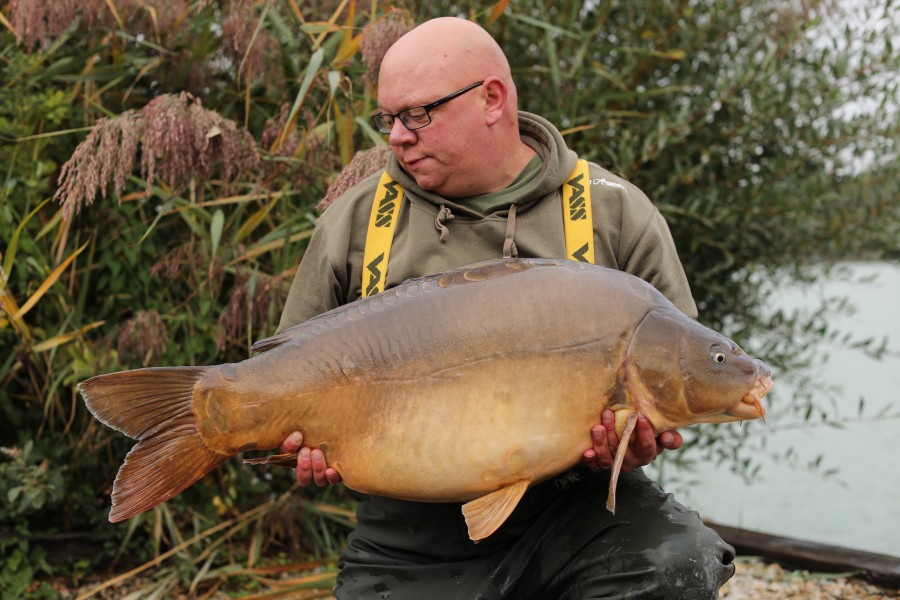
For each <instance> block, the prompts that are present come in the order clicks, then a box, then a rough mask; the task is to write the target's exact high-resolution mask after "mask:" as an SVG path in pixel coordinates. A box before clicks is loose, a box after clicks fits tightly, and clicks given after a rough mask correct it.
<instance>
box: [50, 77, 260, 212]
mask: <svg viewBox="0 0 900 600" xmlns="http://www.w3.org/2000/svg"><path fill="white" fill-rule="evenodd" d="M139 146H140V149H141V176H142V177H143V178H144V180H145V181H146V190H147V192H148V193H149V190H150V188H151V186H152V185H153V184H154V182H156V181H157V180H158V179H163V180H164V181H165V182H166V183H167V184H168V185H169V186H170V187H171V189H172V191H173V193H176V194H177V193H180V192H182V191H184V190H185V189H187V187H188V185H189V184H190V183H191V181H194V182H195V183H196V185H197V188H198V189H200V190H202V189H203V186H204V185H205V184H206V182H207V181H208V180H209V178H210V177H211V176H212V174H213V172H214V170H215V169H216V168H217V167H218V166H219V165H221V169H222V171H223V173H222V175H223V177H224V179H225V181H226V183H227V182H230V181H235V180H237V179H240V178H241V177H243V176H244V175H245V174H247V173H251V172H252V171H253V170H254V169H256V167H257V166H258V165H259V155H258V154H257V149H256V144H255V142H254V140H253V137H252V136H251V135H250V134H249V133H248V132H247V131H246V130H244V129H239V128H238V126H237V125H235V124H234V122H233V121H230V120H228V119H226V118H224V117H222V115H220V114H219V113H217V112H215V111H210V110H206V109H204V108H203V106H202V105H201V103H200V100H198V99H196V98H194V97H193V96H192V95H190V94H187V93H181V94H174V95H173V94H166V95H163V96H158V97H157V98H154V99H153V100H151V101H150V102H149V103H148V104H147V105H146V106H144V108H142V109H141V110H140V111H139V112H135V111H126V112H124V113H122V114H121V115H120V116H118V117H115V118H113V119H101V120H100V121H99V122H98V123H97V125H96V126H95V127H94V130H93V131H92V132H91V133H90V135H88V137H87V139H86V140H85V141H83V142H82V143H81V144H79V145H78V147H77V148H76V149H75V152H74V153H73V154H72V157H71V158H70V159H69V160H68V161H67V162H66V164H65V165H63V168H62V171H61V173H60V177H59V189H58V190H57V191H56V194H54V199H55V200H57V201H59V202H60V203H61V204H62V205H63V210H64V213H65V215H66V218H69V217H71V215H72V214H78V213H79V212H80V211H81V209H82V208H83V207H84V206H86V205H89V204H91V203H92V202H93V200H94V198H95V197H96V196H97V194H98V193H99V194H100V195H101V196H103V197H104V198H105V197H106V193H107V186H108V185H109V182H110V180H112V182H113V184H114V187H115V192H116V194H117V195H121V192H122V190H123V188H124V186H125V183H126V181H127V178H128V176H129V175H130V174H131V172H132V169H133V166H134V162H135V160H136V154H137V150H138V147H139Z"/></svg>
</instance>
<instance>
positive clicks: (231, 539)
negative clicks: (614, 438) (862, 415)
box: [0, 0, 900, 595]
mask: <svg viewBox="0 0 900 600" xmlns="http://www.w3.org/2000/svg"><path fill="white" fill-rule="evenodd" d="M140 4H141V3H139V2H135V1H132V0H121V1H119V0H116V1H115V2H102V1H101V2H84V3H58V4H57V3H12V4H7V5H5V8H2V9H0V10H2V11H3V17H4V18H3V19H0V22H2V23H4V24H5V23H8V25H5V30H4V31H3V33H2V34H0V63H2V67H0V68H2V69H3V77H2V78H0V168H2V171H0V179H2V185H0V252H2V255H0V269H2V270H0V445H2V446H6V447H9V448H21V449H22V450H21V455H20V456H19V458H17V459H16V460H11V459H10V458H9V457H7V458H6V459H4V460H3V462H0V493H2V499H0V510H2V511H3V512H2V514H0V528H5V529H9V528H11V527H12V526H13V524H14V523H17V519H20V520H21V521H20V522H18V523H17V525H18V526H19V527H24V529H20V530H19V531H18V537H16V538H12V539H16V540H18V541H14V542H4V544H5V545H4V547H3V549H2V550H0V553H2V555H3V556H4V557H5V560H4V563H7V562H8V561H13V560H15V561H24V560H25V559H26V558H28V561H27V562H28V564H30V565H32V566H31V567H30V568H31V569H32V571H29V572H28V573H29V575H28V577H30V578H33V577H38V576H39V575H41V574H42V573H46V571H47V570H48V569H46V568H44V567H45V566H46V563H43V562H41V559H40V555H39V554H40V552H41V549H40V547H38V546H36V545H35V544H34V543H33V542H29V541H28V539H29V538H28V535H29V534H30V533H32V529H35V530H40V531H60V532H88V531H90V532H95V533H94V534H93V535H92V537H91V539H92V541H93V543H95V544H97V546H98V548H99V550H98V552H97V553H96V554H95V558H96V559H98V560H104V561H105V560H108V559H109V557H111V556H116V557H125V558H128V559H137V560H150V559H152V558H153V554H154V552H162V551H164V549H165V548H175V549H178V550H177V552H175V553H174V554H173V556H175V557H176V558H174V559H173V561H177V567H173V570H172V571H171V572H169V573H168V574H167V576H166V577H163V578H161V580H160V581H161V583H160V584H159V585H160V586H161V587H160V589H161V590H162V591H161V592H160V593H164V592H165V589H168V588H167V587H166V586H173V585H176V584H178V582H183V583H186V584H187V585H188V586H190V587H193V588H196V587H197V586H207V585H212V584H213V583H214V582H215V581H217V579H216V578H217V577H218V578H219V579H218V581H221V580H222V579H224V578H227V577H229V576H230V575H229V573H231V572H232V571H233V569H232V571H227V569H228V568H229V567H228V563H229V562H233V561H241V560H245V561H246V562H247V563H248V564H251V566H252V563H253V562H254V561H256V560H258V558H259V555H260V553H261V552H263V551H272V552H283V553H288V554H290V555H292V556H293V555H295V554H300V553H310V554H315V555H318V556H328V555H332V554H333V553H334V552H335V551H336V549H337V548H339V547H340V544H341V541H342V539H343V536H344V535H345V534H346V531H347V530H348V528H349V521H348V517H347V515H346V513H345V512H344V511H343V510H342V509H341V508H336V507H342V506H344V505H346V504H349V502H350V501H349V499H348V498H347V497H346V496H345V495H344V494H343V493H342V492H341V491H340V490H337V491H334V490H332V491H329V492H325V494H332V495H330V496H325V497H323V498H321V499H322V500H323V501H327V503H324V504H320V503H317V502H316V501H315V500H316V499H317V496H316V494H317V492H315V491H313V492H305V491H295V492H293V494H290V495H288V496H285V498H292V499H293V501H291V502H289V501H288V500H287V499H284V500H280V501H278V502H273V503H268V501H267V499H266V498H267V496H268V495H269V494H271V493H272V492H273V491H274V492H275V493H281V492H286V491H287V490H289V489H290V477H289V475H288V474H286V473H268V472H261V471H258V470H257V471H252V470H249V469H247V468H246V467H244V466H241V465H239V464H237V462H234V463H233V464H232V463H231V462H229V463H228V464H227V465H226V466H225V467H224V468H222V469H219V470H218V471H217V472H216V473H215V474H214V475H213V476H211V477H208V478H206V479H204V480H203V481H202V482H200V483H199V484H198V485H196V486H194V487H192V488H191V489H189V490H188V491H187V492H186V493H184V494H182V495H181V496H179V497H178V498H176V499H173V500H172V501H170V502H168V503H166V505H164V506H163V507H159V508H158V509H155V510H154V511H151V512H149V513H147V514H145V515H142V516H141V517H139V518H137V519H133V520H132V521H130V522H129V523H125V524H119V525H115V526H112V525H109V524H107V523H106V521H105V518H106V512H107V503H108V494H109V488H110V486H111V483H112V480H113V477H114V475H115V472H116V470H117V469H118V466H119V464H120V462H121V459H122V457H123V456H124V454H125V452H126V451H127V449H128V446H129V442H128V441H127V440H124V439H123V436H121V435H119V434H117V433H115V432H112V431H110V430H108V429H106V428H105V427H103V426H101V425H99V424H98V423H96V422H95V421H94V420H93V419H92V418H90V416H89V415H88V414H87V413H86V411H85V409H84V407H83V405H82V403H81V402H80V399H79V398H78V397H77V394H76V392H75V388H74V385H75V384H76V383H77V382H78V381H81V380H83V379H85V378H87V377H90V376H92V375H95V374H99V373H104V372H109V371H115V370H120V369H125V368H134V367H139V366H144V365H162V364H185V365H189V364H213V363H218V362H225V361H235V360H241V359H243V358H246V357H247V355H248V351H249V346H250V344H251V343H252V342H253V341H255V340H256V339H259V338H261V337H263V336H265V335H268V334H270V333H271V332H272V331H273V330H274V327H275V324H276V323H277V319H278V314H279V311H280V307H281V302H282V301H283V299H284V297H285V295H286V293H287V289H288V286H289V284H290V280H291V277H292V275H293V271H294V269H295V268H296V265H297V263H298V261H299V258H300V256H301V254H302V252H303V249H304V247H305V244H306V242H307V240H308V238H309V235H310V233H311V229H312V226H313V224H314V222H315V216H316V212H315V209H314V206H315V205H316V203H317V202H318V201H319V200H320V199H321V198H322V196H323V195H324V194H325V190H326V188H327V186H328V185H329V183H331V182H332V181H333V179H334V177H335V176H336V174H337V173H338V172H339V171H340V169H341V167H342V166H343V165H344V164H346V163H347V162H348V161H349V160H350V158H351V157H352V156H353V155H354V153H355V152H356V151H357V150H360V149H365V148H369V147H371V146H373V145H374V144H380V143H383V141H382V140H381V137H380V136H378V135H377V134H376V133H375V132H374V131H373V130H372V127H371V126H370V125H369V124H368V121H367V119H366V118H365V117H366V116H367V115H368V114H370V113H371V112H373V108H374V105H375V100H374V90H373V88H372V87H371V85H372V82H371V76H369V78H367V77H366V73H367V71H368V70H369V68H370V67H371V64H370V63H371V62H372V61H374V62H375V64H377V61H378V60H379V59H378V56H379V55H380V54H379V52H383V50H384V47H385V44H387V43H389V42H390V39H389V36H388V34H387V33H386V32H388V31H390V32H391V34H390V35H395V34H396V33H398V32H400V31H402V26H403V23H404V22H405V21H406V19H407V18H408V16H406V15H405V14H404V13H396V12H394V11H392V10H391V7H390V6H388V5H387V4H385V3H380V2H372V3H364V4H363V3H354V2H352V1H350V2H341V3H338V2H328V1H325V0H322V1H319V2H302V3H301V2H296V1H294V0H266V1H261V2H250V1H245V0H234V1H228V0H222V1H219V2H211V1H200V0H197V1H195V2H176V1H175V0H172V1H171V2H160V3H157V5H158V6H157V12H155V13H153V12H151V11H147V10H144V9H142V8H141V7H140ZM75 5H78V6H77V7H76V6H75ZM13 6H31V7H32V9H31V10H38V8H40V10H43V11H45V12H44V13H41V14H37V13H35V14H30V15H20V14H12V7H13ZM110 6H116V7H117V9H118V13H117V14H115V15H114V14H112V12H111V11H110ZM179 6H180V7H181V9H179V10H177V11H174V8H175V7H179ZM410 6H412V5H411V4H410ZM865 6H866V7H867V10H870V11H871V13H872V16H873V17H877V16H881V15H882V12H883V15H884V16H885V18H887V21H886V23H887V25H885V26H884V27H885V30H884V31H879V32H878V33H877V35H871V34H868V33H866V32H865V30H861V29H860V28H859V27H858V26H855V25H853V21H847V23H846V26H836V24H839V23H841V22H842V18H841V16H840V14H838V13H836V12H834V11H833V8H832V7H831V5H830V4H829V3H826V2H805V3H802V6H794V5H786V4H784V3H782V2H779V1H777V0H763V1H760V2H726V1H724V0H709V1H706V2H687V1H678V2H660V1H659V0H642V1H637V2H620V1H614V2H574V1H564V2H546V1H540V0H522V1H520V2H514V3H513V2H510V3H506V2H502V1H501V2H498V3H493V2H474V1H472V2H450V1H441V2H428V3H425V2H422V3H419V4H418V5H417V6H414V7H413V8H412V9H411V11H412V17H414V19H415V21H422V20H424V19H426V18H428V17H431V16H437V15H446V14H459V15H466V16H469V17H471V18H473V19H475V20H477V21H478V22H480V23H482V24H484V25H485V26H486V27H487V28H488V30H489V31H490V32H491V33H492V34H493V35H494V36H495V37H496V38H497V39H498V41H499V42H500V43H501V45H502V46H503V47H504V49H505V50H506V52H507V54H508V56H509V57H510V60H511V63H512V67H513V71H514V75H515V78H516V80H517V82H518V88H519V98H520V106H521V107H522V108H523V109H524V110H529V111H533V112H536V113H539V114H542V115H543V116H545V117H547V118H548V119H549V120H551V121H552V122H554V123H556V124H558V125H559V126H560V128H561V129H563V130H564V134H565V136H566V139H567V142H568V143H569V145H570V146H571V147H572V148H574V149H576V150H577V151H578V152H579V153H580V154H581V155H582V156H584V157H586V158H589V159H592V160H595V161H597V162H599V163H601V164H603V165H605V166H607V167H608V168H610V169H611V170H613V171H614V172H616V173H618V174H621V175H623V176H625V177H627V178H628V179H630V180H631V181H633V182H634V183H636V184H637V185H638V186H639V187H641V188H642V189H643V190H644V191H646V192H647V194H648V196H649V197H650V198H651V199H652V200H653V201H654V202H655V203H656V205H657V206H658V207H659V209H660V210H661V211H662V212H663V214H664V215H665V216H666V218H667V220H668V221H669V223H670V224H671V228H672V231H673V234H674V236H675V239H676V243H677V245H678V247H679V250H680V253H681V256H682V258H683V261H684V264H685V268H686V271H687V273H688V277H689V279H690V281H691V284H692V287H693V290H694V295H695V297H696V299H697V301H698V304H699V306H700V309H701V319H702V320H703V321H704V322H706V323H708V324H710V325H712V326H714V327H717V328H720V329H724V330H725V331H726V332H727V333H729V334H731V335H732V336H734V337H735V338H736V339H738V340H739V341H741V342H745V341H750V343H751V344H752V346H751V347H750V348H749V349H750V350H752V351H754V353H755V354H757V355H760V356H765V357H766V358H767V359H769V360H770V361H773V362H775V363H776V365H777V366H779V367H780V368H781V369H782V370H792V369H795V368H799V367H801V366H802V365H803V363H804V361H805V360H808V355H806V354H805V353H804V352H803V349H804V348H805V347H806V346H808V345H810V344H815V343H816V340H818V339H821V336H823V335H831V332H829V331H828V330H827V326H826V327H824V329H823V328H820V327H819V321H818V320H813V321H810V320H808V319H807V320H800V319H795V318H792V317H791V316H789V315H776V316H771V315H769V314H767V312H766V310H765V309H766V298H767V295H768V294H770V293H772V290H773V288H774V287H775V286H777V285H778V282H779V281H780V280H781V279H780V278H781V277H782V276H783V275H784V274H785V273H787V274H788V275H792V276H801V277H807V278H809V277H813V275H810V274H808V273H807V272H806V270H805V269H806V267H807V266H808V265H810V264H813V263H817V262H820V261H822V260H828V259H832V258H838V257H841V258H846V257H851V258H852V257H863V256H864V257H870V258H885V257H888V256H889V255H890V253H891V252H896V240H897V239H898V234H900V231H898V223H900V218H898V217H900V215H898V211H900V203H898V202H897V198H898V193H897V192H898V185H900V177H898V173H897V166H898V164H900V162H898V161H897V160H896V158H897V123H898V120H897V118H896V106H897V104H896V99H897V96H896V83H895V79H892V78H891V77H890V75H891V74H892V73H896V72H897V70H898V66H900V65H898V54H897V51H896V49H894V48H893V47H891V46H890V44H887V43H881V41H880V40H890V39H891V37H892V35H896V28H897V23H896V19H894V20H893V21H891V20H890V18H888V17H889V15H890V13H889V4H886V5H881V4H873V5H872V7H869V5H868V4H866V5H865ZM35 7H38V8H35ZM73 7H75V8H73ZM65 10H72V11H76V12H74V13H72V14H66V13H65V12H64V11H65ZM54 11H58V12H54ZM60 11H61V12H60ZM173 11H174V12H173ZM366 11H368V12H366ZM398 14H399V15H400V17H397V15H398ZM26 17H27V18H26ZM29 19H31V20H29ZM29 23H30V24H31V25H34V23H40V24H41V26H40V27H34V26H31V25H28V24H29ZM370 24H371V25H372V28H373V29H372V31H378V30H376V29H375V27H377V26H383V28H382V29H381V30H380V33H377V34H376V35H372V36H371V37H370V38H369V43H368V45H366V41H365V37H364V36H363V34H362V32H363V31H364V28H366V27H367V26H369V25H370ZM387 25H389V26H390V27H389V28H388V27H387ZM10 27H12V28H13V29H15V30H16V32H17V33H19V35H20V36H22V37H21V39H20V40H17V39H16V37H15V36H14V35H13V33H12V32H11V31H10V30H9V28H10ZM361 47H362V48H363V49H362V50H361ZM364 57H368V58H366V59H365V60H364V59H363V58H364ZM183 94H190V96H187V95H183ZM177 98H180V99H182V101H180V102H179V101H175V100H173V99H177ZM854 99H856V100H858V99H869V103H868V104H859V103H858V102H856V103H854V102H853V101H854ZM872 103H874V108H872ZM176 105H177V106H176ZM178 106H180V107H181V109H179V108H178ZM853 107H861V108H862V110H856V111H855V112H854V110H855V109H854V108H853ZM179 110H180V112H179ZM885 115H890V118H885ZM167 119H168V120H167ZM219 119H221V120H219ZM176 125H177V126H176ZM89 136H94V138H93V139H94V140H95V141H96V143H97V145H96V146H93V147H92V148H94V150H91V151H90V152H87V151H84V150H83V151H82V154H81V155H80V156H81V157H82V159H83V161H81V162H78V161H73V162H71V163H70V164H71V165H72V167H71V168H70V171H69V173H70V174H71V173H77V174H78V175H80V176H81V177H82V179H80V180H79V181H78V185H79V186H80V187H79V188H78V189H80V190H82V192H83V193H82V194H80V195H79V194H76V193H70V192H71V190H72V189H74V188H67V189H68V191H64V192H63V193H60V192H59V190H60V187H59V186H60V183H61V180H60V176H61V174H62V173H63V172H64V171H63V170H64V165H66V163H68V162H69V161H70V159H72V158H73V156H75V155H76V151H77V149H78V148H79V145H80V144H81V146H80V147H81V148H82V149H84V148H86V147H87V146H85V145H84V143H85V141H86V140H88V139H89ZM103 136H105V137H103ZM179 136H180V137H179ZM198 136H199V137H198ZM241 139H242V140H245V141H246V140H249V142H248V144H246V145H242V144H243V142H240V141H239V140H241ZM236 140H238V141H236ZM198 143H199V145H196V146H195V145H194V144H198ZM173 144H174V145H173ZM250 146H252V154H253V156H252V157H250V156H249V155H247V154H246V151H247V149H248V148H249V147H250ZM186 148H198V150H196V151H192V152H189V153H187V152H186ZM153 152H155V153H156V154H154V155H153V156H155V158H154V160H155V161H156V163H155V164H156V167H154V169H155V170H148V169H147V168H145V167H148V166H149V165H147V163H144V162H143V161H145V160H147V157H148V156H149V155H150V153H153ZM241 152H243V154H241ZM204 153H206V154H204ZM201 155H202V156H203V158H201ZM241 157H243V158H241ZM254 157H255V158H254ZM92 159H94V160H92ZM96 159H99V160H96ZM242 160H244V161H245V162H241V161H242ZM254 160H258V162H253V161H254ZM129 161H130V162H129ZM192 161H200V162H192ZM247 161H249V162H247ZM250 164H253V165H255V166H254V167H253V168H244V169H241V168H239V167H240V165H245V166H246V165H250ZM185 165H190V166H191V168H190V169H188V170H187V171H185V170H184V168H183V167H184V166H185ZM54 196H56V197H55V198H54ZM51 199H52V200H51ZM763 331H770V332H771V335H767V336H761V335H760V332H763ZM856 342H858V340H849V341H848V343H856ZM811 406H812V399H811V398H810V399H807V401H806V402H805V403H798V404H797V407H796V410H798V411H801V414H802V413H803V411H806V410H807V409H808V408H809V407H811ZM815 416H817V415H816V413H815V412H811V413H809V414H808V415H807V417H806V418H813V417H815ZM723 432H728V433H723ZM742 435H747V429H744V430H739V429H733V430H732V429H726V428H722V427H720V428H718V429H710V430H701V433H700V434H699V435H698V436H697V437H696V438H694V439H692V440H690V441H689V445H690V446H692V447H695V448H699V449H709V451H710V452H712V453H714V454H716V455H717V456H719V457H724V459H727V460H732V461H734V462H735V464H739V465H740V464H743V461H744V460H745V459H744V457H742V456H740V455H739V454H736V455H734V456H732V455H731V449H732V448H734V447H735V446H736V445H737V444H735V443H733V440H734V438H735V437H740V436H742ZM722 436H730V437H722ZM678 455H679V456H685V457H688V458H686V459H685V460H686V461H689V460H690V459H689V457H690V456H691V455H690V454H689V453H678ZM745 467H746V470H748V471H749V472H752V469H753V468H754V465H753V464H752V463H748V464H746V465H745ZM260 507H265V510H260ZM221 523H229V525H228V527H227V528H225V529H222V530H219V529H215V527H216V526H217V524H221ZM264 531H265V532H273V533H272V534H271V535H264V534H263V533H262V532H264ZM191 540H194V541H191ZM238 540H240V542H239V541H238ZM188 542H190V543H188ZM223 563H224V564H225V566H222V564H223ZM8 564H13V562H8ZM16 564H18V563H16ZM8 570H9V569H7V570H4V571H3V572H2V573H0V586H4V585H6V586H8V587H7V588H3V587H0V592H3V593H4V595H5V592H6V590H7V589H9V590H12V589H16V590H22V589H24V588H22V587H15V588H13V587H10V586H13V585H16V586H19V585H20V584H18V583H15V582H13V581H12V579H8V578H10V577H12V571H10V574H9V575H8V574H7V571H8ZM25 572H26V571H24V570H20V571H17V575H16V577H24V575H22V573H25ZM240 576H241V577H250V578H251V579H252V575H247V574H246V573H244V574H242V575H240ZM16 581H18V579H17V580H16Z"/></svg>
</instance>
